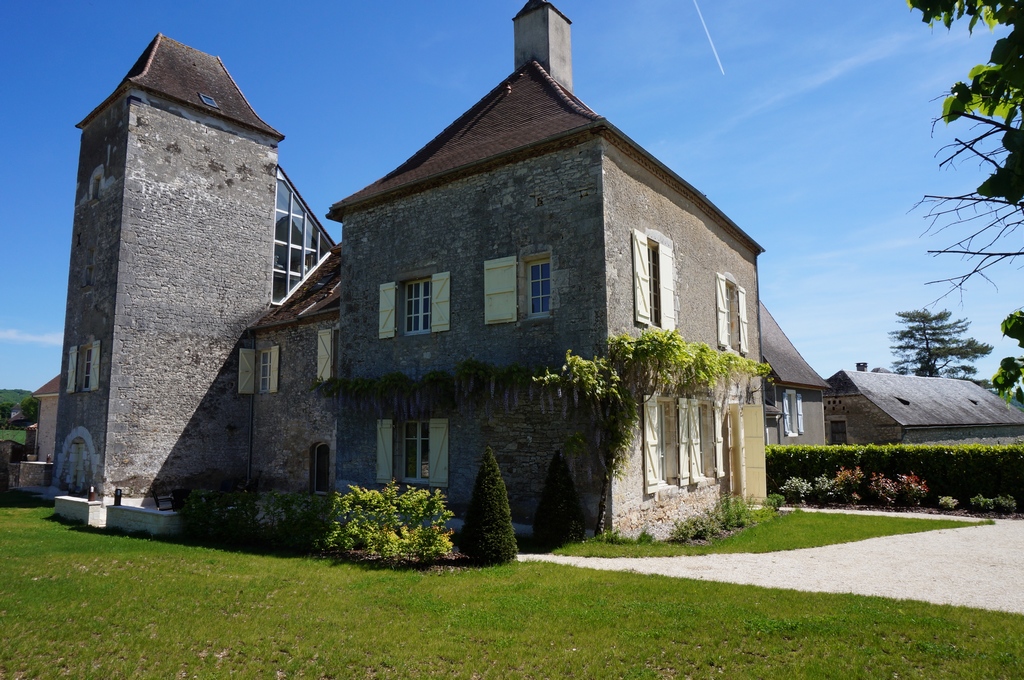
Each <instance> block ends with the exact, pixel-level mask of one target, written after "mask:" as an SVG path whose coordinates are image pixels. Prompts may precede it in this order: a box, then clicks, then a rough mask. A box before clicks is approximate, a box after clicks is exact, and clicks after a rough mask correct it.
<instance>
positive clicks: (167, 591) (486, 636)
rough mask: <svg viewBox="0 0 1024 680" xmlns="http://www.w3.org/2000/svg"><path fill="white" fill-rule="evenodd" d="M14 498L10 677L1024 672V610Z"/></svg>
mask: <svg viewBox="0 0 1024 680" xmlns="http://www.w3.org/2000/svg"><path fill="white" fill-rule="evenodd" d="M11 496H12V495H11V494H7V495H0V555H3V571H4V575H3V578H2V579H0V630H2V631H3V637H4V642H3V644H2V645H0V678H12V679H13V678H19V677H30V678H52V677H63V676H67V677H74V678H104V679H107V678H111V679H113V678H170V677H190V678H191V677H200V678H219V677H228V676H232V677H236V678H266V677H271V678H273V677H275V676H276V677H288V678H299V677H306V678H348V677H360V678H362V677H372V678H409V677H442V676H443V677H451V678H471V677H483V678H489V677H494V678H500V677H510V678H519V677H533V678H545V677H550V678H555V677H558V678H562V677H567V678H604V677H609V678H676V677H678V678H682V677H696V678H702V677H716V678H718V677H725V678H734V677H760V678H791V677H814V678H819V677H843V678H873V677H888V678H892V677H901V678H905V677H923V678H935V677H1021V676H1024V617H1022V616H1017V615H1012V614H1004V613H996V612H986V611H980V610H974V609H966V608H955V607H948V606H938V605H929V604H923V603H917V602H909V601H894V600H887V599H883V598H872V597H860V596H855V595H832V594H811V593H798V592H795V591H784V590H770V589H763V588H756V587H752V586H738V585H732V584H719V583H713V582H706V581H690V580H684V579H671V578H666V577H660V576H642V575H637V574H628V573H615V572H599V571H592V570H581V569H573V568H570V567H562V566H558V565H552V564H532V563H531V564H512V565H509V566H504V567H495V568H489V569H471V570H465V571H459V572H445V573H424V572H416V571H392V570H387V569H373V568H368V567H365V566H363V567H360V566H355V565H352V564H346V563H336V562H333V561H330V560H316V559H306V558H294V557H281V556H273V555H257V554H250V553H245V552H235V551H230V552H229V551H220V550H214V549H210V548H204V547H197V546H190V545H182V544H175V543H165V542H158V541H153V540H144V539H138V538H128V537H123V536H113V535H108V534H103V533H98V532H95V531H89V530H83V529H82V528H77V527H71V526H67V525H64V524H60V523H58V522H55V521H48V520H47V518H48V517H49V516H50V515H51V512H52V510H50V509H49V508H40V507H32V505H33V503H32V502H30V501H28V500H26V499H25V498H24V497H23V496H19V497H14V498H11Z"/></svg>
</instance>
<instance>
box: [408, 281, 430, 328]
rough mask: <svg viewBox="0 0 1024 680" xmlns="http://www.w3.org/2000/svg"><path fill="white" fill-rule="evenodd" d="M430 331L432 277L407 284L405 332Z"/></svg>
mask: <svg viewBox="0 0 1024 680" xmlns="http://www.w3.org/2000/svg"><path fill="white" fill-rule="evenodd" d="M429 332H430V279H421V280H419V281H410V282H409V283H407V284H405V334H406V335H416V334H418V333H429Z"/></svg>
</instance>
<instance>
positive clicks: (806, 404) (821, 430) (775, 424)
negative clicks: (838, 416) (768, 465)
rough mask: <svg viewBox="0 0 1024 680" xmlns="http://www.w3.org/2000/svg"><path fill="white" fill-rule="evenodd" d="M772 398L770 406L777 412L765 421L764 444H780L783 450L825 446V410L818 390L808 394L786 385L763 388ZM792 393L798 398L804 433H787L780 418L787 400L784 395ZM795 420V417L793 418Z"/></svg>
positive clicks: (794, 430)
mask: <svg viewBox="0 0 1024 680" xmlns="http://www.w3.org/2000/svg"><path fill="white" fill-rule="evenodd" d="M765 389H766V390H768V393H769V394H770V395H771V396H770V400H766V401H769V403H771V404H772V405H773V406H775V408H777V409H778V410H779V415H778V416H776V417H768V418H767V419H766V434H767V439H766V440H765V443H766V444H769V445H772V444H782V445H783V446H805V445H807V446H820V445H822V444H824V443H826V441H827V439H826V437H827V436H828V429H827V426H826V424H825V406H824V399H823V398H822V396H821V395H822V391H821V390H811V389H805V388H801V387H791V386H788V385H767V386H766V387H765ZM787 390H791V391H793V392H796V393H797V394H799V395H800V401H801V403H802V404H803V412H804V419H803V420H804V431H803V432H802V433H801V432H800V431H799V429H798V426H797V427H793V432H792V434H791V433H787V432H786V426H785V422H784V420H785V419H784V417H783V415H782V409H783V401H784V400H785V398H786V391H787ZM794 417H795V416H794Z"/></svg>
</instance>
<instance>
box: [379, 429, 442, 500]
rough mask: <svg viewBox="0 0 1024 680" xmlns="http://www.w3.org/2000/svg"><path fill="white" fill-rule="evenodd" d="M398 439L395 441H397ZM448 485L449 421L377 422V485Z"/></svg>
mask: <svg viewBox="0 0 1024 680" xmlns="http://www.w3.org/2000/svg"><path fill="white" fill-rule="evenodd" d="M396 440H397V441H396ZM395 477H397V478H399V479H401V480H402V481H405V482H409V483H416V484H430V486H448V420H447V419H444V418H431V419H430V420H410V421H406V422H402V423H399V424H398V427H395V426H394V423H393V422H392V421H391V420H390V419H385V420H378V421H377V482H379V483H381V484H387V483H388V482H390V481H391V480H392V479H393V478H395Z"/></svg>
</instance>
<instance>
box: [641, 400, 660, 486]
mask: <svg viewBox="0 0 1024 680" xmlns="http://www.w3.org/2000/svg"><path fill="white" fill-rule="evenodd" d="M660 435H661V423H660V422H659V420H658V400H657V399H656V398H654V397H651V398H650V399H648V400H647V401H646V402H645V403H644V472H645V474H644V478H645V480H646V487H647V493H651V492H652V491H654V489H656V488H657V487H658V486H660V485H661V483H662V482H664V481H665V480H664V479H662V477H661V475H662V472H661V460H660V459H661V451H660V447H659V443H660Z"/></svg>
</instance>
